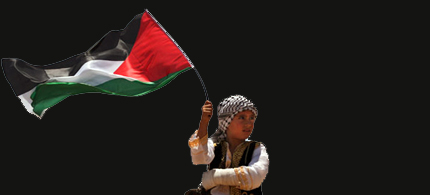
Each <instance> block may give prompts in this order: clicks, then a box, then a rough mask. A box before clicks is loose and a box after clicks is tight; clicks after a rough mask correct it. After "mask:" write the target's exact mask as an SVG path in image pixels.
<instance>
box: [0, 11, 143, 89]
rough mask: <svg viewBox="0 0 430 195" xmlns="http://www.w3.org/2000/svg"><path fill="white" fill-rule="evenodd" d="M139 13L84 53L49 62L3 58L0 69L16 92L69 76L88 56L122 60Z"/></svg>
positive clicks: (135, 30) (132, 39)
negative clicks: (39, 62) (35, 62)
mask: <svg viewBox="0 0 430 195" xmlns="http://www.w3.org/2000/svg"><path fill="white" fill-rule="evenodd" d="M142 15H143V13H142V14H139V15H137V16H135V17H134V19H133V20H132V21H131V22H130V23H128V24H127V26H126V28H124V29H123V30H113V31H110V32H109V33H107V34H106V35H105V36H103V38H101V39H100V40H99V41H98V42H97V43H96V44H94V45H93V46H92V47H91V48H90V49H89V50H87V51H86V52H84V53H81V54H78V55H75V56H73V57H70V58H68V59H66V60H63V61H60V62H56V63H53V64H49V65H32V64H30V63H28V62H26V61H24V60H21V59H18V58H3V59H2V60H1V65H2V68H3V72H4V74H5V76H6V79H7V80H8V82H9V84H10V85H11V87H12V90H13V91H14V93H15V95H16V96H19V95H22V94H24V93H26V92H27V91H30V90H31V89H33V88H34V87H36V86H37V85H39V84H41V83H44V82H46V81H48V80H49V79H50V78H53V77H61V76H73V75H75V74H76V73H77V72H78V71H79V69H80V68H81V67H82V65H84V64H85V63H86V62H88V61H91V60H112V61H123V60H125V59H126V58H127V57H128V54H129V53H130V52H131V49H132V48H133V45H134V43H135V41H136V38H137V35H138V33H139V29H140V21H141V18H142Z"/></svg>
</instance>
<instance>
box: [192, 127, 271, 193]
mask: <svg viewBox="0 0 430 195" xmlns="http://www.w3.org/2000/svg"><path fill="white" fill-rule="evenodd" d="M188 144H189V146H190V149H191V160H192V162H193V164H195V165H198V164H204V165H207V164H210V163H211V162H212V160H213V159H214V158H215V153H214V150H215V146H214V143H213V141H212V140H211V139H208V136H207V135H206V136H205V137H203V138H199V137H198V136H197V131H196V132H195V133H194V134H193V135H192V136H191V138H190V139H189V141H188ZM227 148H229V147H228V146H227ZM237 148H239V147H237ZM231 159H232V153H231V152H230V150H229V149H227V152H226V162H225V163H226V166H225V167H230V165H231ZM226 170H229V174H227V175H225V176H226V177H230V178H231V177H233V178H235V179H236V180H237V182H236V183H237V187H238V188H239V189H241V190H252V189H255V188H258V187H259V186H260V185H261V184H262V183H263V181H264V179H265V178H266V175H267V173H268V171H269V155H268V154H267V151H266V147H265V146H264V145H263V144H259V145H258V146H256V148H255V150H254V153H253V155H252V159H251V162H250V163H249V164H248V166H241V167H236V168H227V169H226ZM211 194H212V195H229V194H230V186H227V185H219V186H216V187H215V188H213V189H212V191H211Z"/></svg>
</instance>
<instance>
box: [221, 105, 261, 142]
mask: <svg viewBox="0 0 430 195" xmlns="http://www.w3.org/2000/svg"><path fill="white" fill-rule="evenodd" d="M255 119H256V116H255V114H254V113H253V112H252V111H250V110H246V111H243V112H239V113H238V114H236V116H234V118H233V120H232V121H231V123H230V126H228V128H227V136H228V137H230V138H233V139H240V140H245V139H247V138H248V137H249V136H250V135H251V133H252V131H253V130H254V122H255Z"/></svg>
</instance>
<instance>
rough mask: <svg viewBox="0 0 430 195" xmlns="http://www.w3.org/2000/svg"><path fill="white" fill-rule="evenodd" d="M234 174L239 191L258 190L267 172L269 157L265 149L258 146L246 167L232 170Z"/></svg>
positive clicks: (262, 146)
mask: <svg viewBox="0 0 430 195" xmlns="http://www.w3.org/2000/svg"><path fill="white" fill-rule="evenodd" d="M234 172H235V174H236V177H237V179H238V180H239V189H241V190H252V189H255V188H258V187H259V186H260V185H261V184H262V183H263V181H264V179H265V178H266V175H267V173H268V172H269V155H268V154H267V151H266V147H265V146H264V145H263V144H260V145H259V146H258V147H257V148H255V150H254V154H253V155H252V160H251V162H250V163H249V164H248V166H241V167H238V168H234Z"/></svg>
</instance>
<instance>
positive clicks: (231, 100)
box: [211, 95, 258, 143]
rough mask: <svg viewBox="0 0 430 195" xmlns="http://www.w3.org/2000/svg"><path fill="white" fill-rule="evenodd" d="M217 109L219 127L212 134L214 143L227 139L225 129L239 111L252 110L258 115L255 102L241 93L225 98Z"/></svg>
mask: <svg viewBox="0 0 430 195" xmlns="http://www.w3.org/2000/svg"><path fill="white" fill-rule="evenodd" d="M217 110H218V129H217V130H216V131H215V133H214V134H212V136H211V139H212V141H213V142H214V143H218V142H220V141H222V140H225V139H226V137H227V134H226V133H225V131H226V130H227V127H228V126H229V125H230V123H231V121H232V120H233V118H234V116H235V115H236V114H237V113H239V112H243V111H245V110H251V111H252V112H253V113H254V114H255V116H257V115H258V111H257V108H256V107H255V106H254V103H252V102H251V101H250V100H248V99H246V98H245V97H243V96H241V95H233V96H230V97H228V98H225V99H224V100H223V101H221V102H220V103H219V105H218V108H217Z"/></svg>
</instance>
